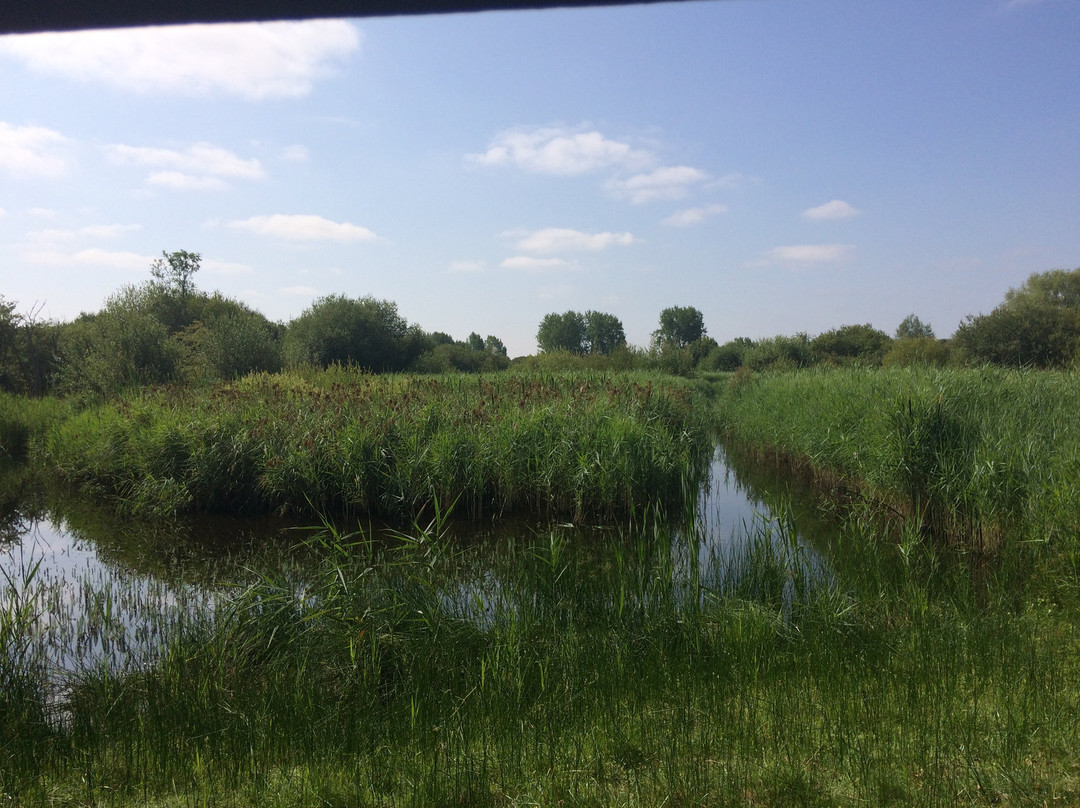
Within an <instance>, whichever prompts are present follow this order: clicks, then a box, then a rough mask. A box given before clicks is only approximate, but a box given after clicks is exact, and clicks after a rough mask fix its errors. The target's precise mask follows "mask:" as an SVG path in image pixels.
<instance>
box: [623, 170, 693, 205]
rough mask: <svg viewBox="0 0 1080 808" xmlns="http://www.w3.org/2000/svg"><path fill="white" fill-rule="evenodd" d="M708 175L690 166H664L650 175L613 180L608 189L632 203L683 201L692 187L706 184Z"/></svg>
mask: <svg viewBox="0 0 1080 808" xmlns="http://www.w3.org/2000/svg"><path fill="white" fill-rule="evenodd" d="M708 176H709V175H708V174H706V173H705V172H704V171H702V170H701V169H698V168H691V167H690V166H664V167H661V168H657V169H654V170H653V171H650V172H649V173H648V174H638V175H636V176H633V177H630V179H626V180H612V181H611V182H609V183H608V187H609V188H610V189H611V190H612V191H614V192H615V193H616V194H618V195H619V196H626V197H629V199H630V201H631V202H635V203H641V202H651V201H652V200H654V199H681V198H682V197H684V196H686V194H687V191H688V190H689V189H690V187H691V186H692V185H697V184H698V183H701V182H704V181H705V180H706V179H708Z"/></svg>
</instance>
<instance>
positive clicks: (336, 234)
mask: <svg viewBox="0 0 1080 808" xmlns="http://www.w3.org/2000/svg"><path fill="white" fill-rule="evenodd" d="M229 227H231V228H233V229H234V230H245V231H247V232H249V233H254V234H256V235H259V236H271V237H273V238H282V239H288V240H290V241H338V242H343V243H346V242H353V241H377V240H378V238H379V237H378V236H376V235H375V234H374V233H373V232H371V231H370V230H368V228H366V227H360V226H359V225H355V224H350V223H348V222H333V221H330V220H329V219H324V218H323V217H322V216H312V215H286V214H281V213H276V214H274V215H273V216H252V217H251V218H250V219H242V220H237V221H233V222H229Z"/></svg>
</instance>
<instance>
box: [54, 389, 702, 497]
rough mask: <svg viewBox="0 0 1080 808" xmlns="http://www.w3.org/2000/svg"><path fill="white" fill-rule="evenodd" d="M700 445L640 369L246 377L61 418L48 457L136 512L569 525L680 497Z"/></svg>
mask: <svg viewBox="0 0 1080 808" xmlns="http://www.w3.org/2000/svg"><path fill="white" fill-rule="evenodd" d="M709 448H710V440H709V438H708V434H707V430H706V418H705V415H704V413H703V412H702V410H701V408H700V407H695V406H694V404H693V401H692V395H691V393H690V391H689V390H688V389H687V388H685V387H682V386H678V385H676V384H669V383H666V382H663V381H661V380H660V379H654V378H646V377H613V376H603V375H600V374H563V375H557V376H547V375H532V376H521V375H509V374H507V375H500V376H498V377H493V378H491V379H488V378H484V377H462V376H452V377H443V378H437V377H408V376H368V375H363V374H360V373H358V372H352V371H348V370H343V369H332V370H331V371H328V372H325V373H321V374H311V373H309V374H291V375H279V376H267V375H261V376H253V377H249V378H247V379H245V380H243V381H241V382H238V383H235V384H229V385H221V386H218V387H216V388H213V389H211V390H210V391H209V392H206V391H188V390H160V391H144V392H142V393H139V394H137V395H132V396H130V397H128V398H125V399H123V400H121V401H118V402H116V403H114V404H110V405H106V406H103V407H100V408H96V409H92V410H88V411H85V412H82V413H80V414H78V415H75V416H73V417H72V418H70V419H68V420H67V421H65V422H64V423H62V424H60V425H58V426H57V427H56V428H55V429H53V430H52V431H51V432H50V434H49V438H48V443H47V447H46V454H47V457H48V459H49V461H50V462H51V463H52V464H53V465H54V467H55V468H56V469H57V470H59V471H60V472H61V473H62V474H63V475H64V476H66V477H68V478H69V479H71V480H74V481H76V482H78V483H79V484H81V485H82V486H84V487H85V488H87V489H89V490H94V491H99V492H101V493H103V494H106V495H109V496H111V497H114V498H115V499H116V500H117V501H118V503H119V504H120V505H121V506H122V507H124V508H127V509H128V510H130V511H132V512H136V513H155V512H156V513H163V514H168V513H176V512H183V511H198V510H224V511H237V512H248V513H251V512H300V513H305V512H311V510H312V509H317V510H319V511H323V512H328V513H346V514H350V513H351V514H369V515H380V516H390V517H395V518H402V517H410V516H413V515H415V514H417V513H419V512H421V511H422V510H424V509H425V508H429V507H430V504H431V503H432V502H433V501H440V502H450V501H457V502H458V503H459V504H458V509H459V511H460V512H467V513H469V514H471V515H474V516H479V515H481V514H492V513H495V514H499V513H507V512H512V511H530V512H537V513H543V514H551V515H561V516H569V517H576V518H581V517H585V516H590V515H594V516H595V515H607V516H612V515H616V514H623V513H629V512H632V511H633V510H635V509H639V508H642V507H644V506H646V505H648V504H649V503H653V502H663V501H671V500H673V499H675V498H677V497H679V496H680V495H681V491H682V488H683V480H684V478H686V477H687V476H689V477H690V478H694V477H695V476H696V475H699V474H700V473H701V472H702V470H703V469H704V464H705V460H706V459H707V457H708V452H709Z"/></svg>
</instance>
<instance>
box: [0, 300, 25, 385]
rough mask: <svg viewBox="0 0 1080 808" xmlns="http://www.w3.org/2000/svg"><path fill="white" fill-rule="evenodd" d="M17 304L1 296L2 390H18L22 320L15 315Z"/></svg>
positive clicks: (0, 378) (0, 360)
mask: <svg viewBox="0 0 1080 808" xmlns="http://www.w3.org/2000/svg"><path fill="white" fill-rule="evenodd" d="M15 306H16V304H15V302H14V301H8V300H5V299H4V297H3V296H2V295H0V389H3V390H9V391H13V390H15V389H17V386H18V377H19V352H18V347H17V345H16V341H17V337H18V334H19V324H20V321H21V318H20V317H19V315H18V314H16V313H15Z"/></svg>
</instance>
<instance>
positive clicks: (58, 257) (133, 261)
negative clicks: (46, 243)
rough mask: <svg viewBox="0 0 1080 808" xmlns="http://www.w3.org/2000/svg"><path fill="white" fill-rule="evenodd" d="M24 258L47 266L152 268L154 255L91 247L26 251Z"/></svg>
mask: <svg viewBox="0 0 1080 808" xmlns="http://www.w3.org/2000/svg"><path fill="white" fill-rule="evenodd" d="M23 257H24V259H25V260H26V261H27V262H29V263H32V264H39V265H46V266H98V267H107V268H109V269H122V270H140V269H141V270H145V269H149V268H150V264H151V263H153V261H154V257H153V256H149V255H139V254H138V253H133V252H116V251H111V250H101V249H97V248H94V249H89V250H79V251H78V252H74V253H64V252H60V251H58V250H34V251H30V252H28V253H26V254H25V255H24V256H23Z"/></svg>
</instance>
